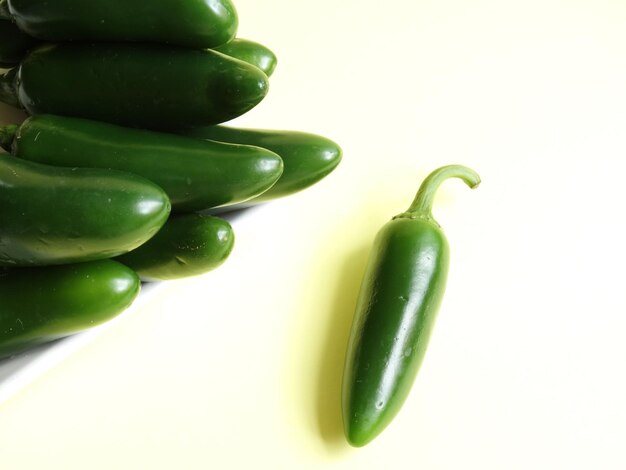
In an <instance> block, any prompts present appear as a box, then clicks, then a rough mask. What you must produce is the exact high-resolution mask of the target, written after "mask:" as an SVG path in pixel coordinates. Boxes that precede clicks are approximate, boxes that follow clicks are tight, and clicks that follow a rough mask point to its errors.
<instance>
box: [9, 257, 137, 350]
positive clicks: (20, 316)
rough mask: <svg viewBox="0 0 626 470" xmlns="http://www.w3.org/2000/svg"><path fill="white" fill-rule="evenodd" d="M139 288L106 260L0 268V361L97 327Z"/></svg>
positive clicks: (122, 269) (120, 309) (130, 274)
mask: <svg viewBox="0 0 626 470" xmlns="http://www.w3.org/2000/svg"><path fill="white" fill-rule="evenodd" d="M140 287H141V285H140V282H139V277H138V276H137V274H135V272H133V271H132V270H131V269H130V268H128V267H126V266H124V265H122V264H120V263H117V262H115V261H112V260H98V261H89V262H86V263H76V264H66V265H61V266H45V267H37V268H8V269H7V268H5V269H0V357H6V356H10V355H12V354H16V353H18V352H20V351H23V350H25V349H28V348H30V347H33V346H36V345H38V344H42V343H46V342H49V341H52V340H55V339H58V338H62V337H64V336H68V335H71V334H74V333H78V332H79V331H83V330H86V329H88V328H91V327H94V326H96V325H98V324H101V323H103V322H105V321H107V320H109V319H111V318H113V317H115V316H116V315H118V314H119V313H121V312H123V311H124V310H125V309H126V308H127V307H128V306H129V305H130V304H131V303H132V302H133V300H134V299H135V297H136V296H137V294H138V293H139V290H140Z"/></svg>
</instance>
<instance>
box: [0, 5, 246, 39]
mask: <svg viewBox="0 0 626 470" xmlns="http://www.w3.org/2000/svg"><path fill="white" fill-rule="evenodd" d="M2 3H3V4H4V5H3V7H2V10H3V11H4V12H3V13H4V16H5V17H7V16H8V18H7V19H12V20H13V21H15V22H16V23H17V25H18V27H19V28H20V29H21V30H22V31H24V32H25V33H28V34H30V35H31V36H33V37H36V38H39V39H45V40H47V41H55V42H56V41H111V42H129V41H130V42H157V43H163V44H172V45H178V46H186V47H191V48H196V49H202V48H209V47H215V46H219V45H220V44H224V43H225V42H228V41H229V40H230V39H232V38H233V37H234V36H235V33H236V32H237V23H238V19H237V12H236V11H235V7H234V5H233V4H232V2H231V1H230V0H211V1H206V0H185V1H181V0H158V1H148V0H145V1H137V0H132V1H131V0H107V1H101V0H97V1H84V0H54V1H43V2H42V1H41V0H2ZM7 11H8V14H7Z"/></svg>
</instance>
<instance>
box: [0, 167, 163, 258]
mask: <svg viewBox="0 0 626 470" xmlns="http://www.w3.org/2000/svg"><path fill="white" fill-rule="evenodd" d="M0 207H1V208H2V210H0V266H41V265H49V264H66V263H74V262H79V261H88V260H93V259H101V258H109V257H112V256H117V255H120V254H122V253H126V252H127V251H130V250H132V249H134V248H137V247H138V246H139V245H141V244H143V243H145V242H146V241H147V240H148V239H150V238H151V237H152V236H153V235H154V234H155V233H157V231H158V230H159V229H160V228H161V226H162V225H163V224H164V223H165V221H166V220H167V217H168V215H169V212H170V202H169V200H168V198H167V195H166V194H165V192H163V190H162V189H161V188H159V187H158V186H156V185H155V184H153V183H151V182H150V181H148V180H146V179H144V178H142V177H140V176H137V175H133V174H130V173H124V172H121V171H115V170H103V169H99V168H58V167H53V166H48V165H41V164H39V163H33V162H29V161H26V160H22V159H20V158H16V157H12V156H10V155H0Z"/></svg>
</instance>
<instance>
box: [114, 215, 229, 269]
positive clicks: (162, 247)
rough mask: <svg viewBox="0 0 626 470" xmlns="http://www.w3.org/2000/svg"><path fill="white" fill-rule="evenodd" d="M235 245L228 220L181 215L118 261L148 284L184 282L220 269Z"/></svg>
mask: <svg viewBox="0 0 626 470" xmlns="http://www.w3.org/2000/svg"><path fill="white" fill-rule="evenodd" d="M234 242H235V234H234V233H233V229H232V227H231V226H230V224H229V223H228V222H227V221H226V220H223V219H219V218H217V217H212V216H209V215H201V214H180V215H178V214H177V215H173V216H171V217H170V218H169V220H168V221H167V222H166V223H165V225H164V226H163V228H162V229H161V230H160V231H159V233H157V234H156V235H155V236H154V237H153V238H151V239H150V240H149V241H148V242H147V243H145V244H143V245H141V246H140V247H139V248H137V249H135V250H133V251H131V252H129V253H126V254H125V255H122V256H120V257H118V258H116V260H117V261H119V262H121V263H124V264H126V265H127V266H129V267H131V268H132V269H133V270H134V271H136V272H137V273H138V274H139V276H140V277H141V279H143V280H144V281H157V280H169V279H181V278H184V277H190V276H197V275H200V274H204V273H206V272H208V271H211V270H213V269H215V268H217V267H218V266H220V265H221V264H222V263H223V262H224V261H226V258H228V256H229V255H230V252H231V251H232V249H233V245H234Z"/></svg>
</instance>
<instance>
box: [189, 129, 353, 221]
mask: <svg viewBox="0 0 626 470" xmlns="http://www.w3.org/2000/svg"><path fill="white" fill-rule="evenodd" d="M177 132H178V133H181V134H183V135H186V136H190V137H196V138H200V139H212V140H216V141H219V142H228V143H237V144H246V145H255V146H258V147H263V148H266V149H269V150H271V151H272V152H275V153H276V154H278V155H279V156H280V158H281V159H282V160H283V165H284V169H283V174H282V175H281V177H280V179H279V180H278V181H277V182H276V184H275V185H274V186H272V187H271V188H270V189H269V190H268V191H266V192H264V193H263V194H261V195H260V196H257V197H256V198H254V199H252V200H250V201H248V202H246V203H244V204H238V205H237V206H236V207H237V208H239V207H244V206H250V205H254V204H257V203H260V202H266V201H269V200H271V199H276V198H279V197H284V196H288V195H290V194H293V193H296V192H298V191H301V190H303V189H305V188H308V187H309V186H311V185H313V184H315V183H317V182H318V181H320V180H321V179H322V178H324V177H325V176H326V175H328V174H329V173H330V172H332V171H333V170H334V169H335V167H336V166H337V165H339V162H340V161H341V155H342V152H341V148H340V147H339V145H337V144H336V143H335V142H333V141H332V140H330V139H327V138H326V137H322V136H319V135H315V134H308V133H305V132H297V131H279V130H268V129H236V128H233V127H226V126H207V127H196V128H190V129H184V130H180V131H177ZM232 208H235V206H231V207H229V208H228V209H229V210H230V209H232Z"/></svg>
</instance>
